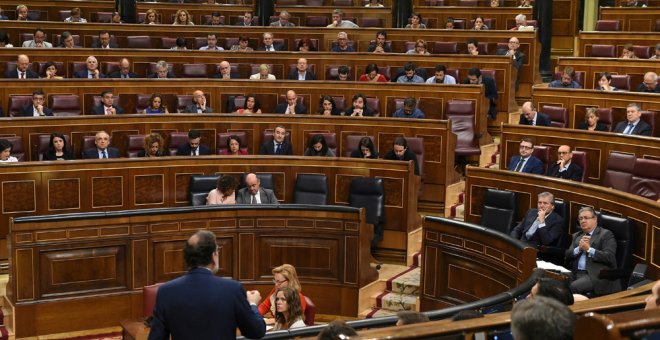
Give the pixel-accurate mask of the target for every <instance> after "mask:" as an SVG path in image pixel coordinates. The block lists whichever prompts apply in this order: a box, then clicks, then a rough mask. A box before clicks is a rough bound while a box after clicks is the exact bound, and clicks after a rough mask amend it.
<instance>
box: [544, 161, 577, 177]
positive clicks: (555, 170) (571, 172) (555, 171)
mask: <svg viewBox="0 0 660 340" xmlns="http://www.w3.org/2000/svg"><path fill="white" fill-rule="evenodd" d="M547 175H548V176H551V177H557V178H563V179H570V180H573V181H578V182H579V181H581V180H582V168H581V167H580V166H579V165H577V164H575V162H572V161H571V163H570V164H569V166H568V169H566V170H564V171H562V172H559V164H557V163H555V164H553V165H552V166H551V167H550V168H549V169H548V173H547Z"/></svg>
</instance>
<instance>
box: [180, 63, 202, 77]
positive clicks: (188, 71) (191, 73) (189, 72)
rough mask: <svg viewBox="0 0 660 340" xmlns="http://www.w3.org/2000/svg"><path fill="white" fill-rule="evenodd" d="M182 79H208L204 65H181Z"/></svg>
mask: <svg viewBox="0 0 660 340" xmlns="http://www.w3.org/2000/svg"><path fill="white" fill-rule="evenodd" d="M183 78H208V74H207V72H206V64H183Z"/></svg>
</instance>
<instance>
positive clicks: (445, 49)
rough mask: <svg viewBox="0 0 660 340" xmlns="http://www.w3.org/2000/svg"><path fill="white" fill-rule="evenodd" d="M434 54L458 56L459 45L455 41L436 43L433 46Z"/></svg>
mask: <svg viewBox="0 0 660 340" xmlns="http://www.w3.org/2000/svg"><path fill="white" fill-rule="evenodd" d="M433 53H434V54H458V43H457V42H455V41H436V42H435V44H433Z"/></svg>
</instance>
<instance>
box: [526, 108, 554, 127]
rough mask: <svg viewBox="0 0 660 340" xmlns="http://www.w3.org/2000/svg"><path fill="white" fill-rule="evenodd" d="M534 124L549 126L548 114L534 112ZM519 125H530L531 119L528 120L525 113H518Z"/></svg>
mask: <svg viewBox="0 0 660 340" xmlns="http://www.w3.org/2000/svg"><path fill="white" fill-rule="evenodd" d="M536 115H537V117H536V126H550V116H548V115H547V114H545V113H542V112H538V111H537V112H536ZM518 124H520V125H532V121H531V120H528V119H527V117H525V115H523V114H521V115H520V121H519V122H518Z"/></svg>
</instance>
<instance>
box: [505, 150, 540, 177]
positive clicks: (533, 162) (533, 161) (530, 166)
mask: <svg viewBox="0 0 660 340" xmlns="http://www.w3.org/2000/svg"><path fill="white" fill-rule="evenodd" d="M519 161H520V155H515V156H513V157H511V161H510V162H509V166H508V167H507V170H510V171H513V170H515V169H516V166H517V165H518V162H519ZM522 172H526V173H528V174H537V175H543V172H544V171H543V162H541V160H540V159H538V158H536V157H534V155H532V156H529V159H528V160H527V162H526V163H525V166H524V167H523V171H522Z"/></svg>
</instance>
